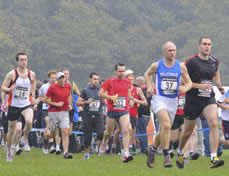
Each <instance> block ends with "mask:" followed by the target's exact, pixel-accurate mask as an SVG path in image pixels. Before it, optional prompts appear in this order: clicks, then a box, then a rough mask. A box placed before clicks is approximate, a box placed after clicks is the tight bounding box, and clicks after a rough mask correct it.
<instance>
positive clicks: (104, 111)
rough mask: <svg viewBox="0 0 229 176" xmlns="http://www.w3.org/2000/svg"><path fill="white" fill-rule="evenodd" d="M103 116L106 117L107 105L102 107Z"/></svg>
mask: <svg viewBox="0 0 229 176" xmlns="http://www.w3.org/2000/svg"><path fill="white" fill-rule="evenodd" d="M102 112H103V115H107V105H103V106H102Z"/></svg>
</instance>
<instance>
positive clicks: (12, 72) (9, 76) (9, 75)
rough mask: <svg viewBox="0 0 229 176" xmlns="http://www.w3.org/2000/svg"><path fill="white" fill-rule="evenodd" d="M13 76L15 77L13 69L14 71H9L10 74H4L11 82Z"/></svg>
mask: <svg viewBox="0 0 229 176" xmlns="http://www.w3.org/2000/svg"><path fill="white" fill-rule="evenodd" d="M15 76H16V72H15V69H14V70H11V71H10V72H8V73H7V74H6V77H7V78H10V79H12V80H13V79H14V78H15Z"/></svg>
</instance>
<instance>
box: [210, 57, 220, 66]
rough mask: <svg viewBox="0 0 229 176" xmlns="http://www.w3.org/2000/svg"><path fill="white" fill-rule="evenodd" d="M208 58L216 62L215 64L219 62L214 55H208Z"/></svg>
mask: <svg viewBox="0 0 229 176" xmlns="http://www.w3.org/2000/svg"><path fill="white" fill-rule="evenodd" d="M209 59H210V61H211V62H214V63H216V64H219V60H218V59H216V58H215V57H213V56H210V57H209Z"/></svg>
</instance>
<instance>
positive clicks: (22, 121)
mask: <svg viewBox="0 0 229 176" xmlns="http://www.w3.org/2000/svg"><path fill="white" fill-rule="evenodd" d="M17 122H20V123H21V124H22V128H21V130H23V129H24V127H25V118H24V117H23V116H22V115H20V117H19V118H18V120H17Z"/></svg>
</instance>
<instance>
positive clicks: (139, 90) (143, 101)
mask: <svg viewBox="0 0 229 176" xmlns="http://www.w3.org/2000/svg"><path fill="white" fill-rule="evenodd" d="M137 92H138V96H139V98H140V100H138V99H136V98H134V102H135V103H138V104H141V105H144V106H147V105H148V103H147V101H146V98H145V96H144V94H143V92H142V89H141V88H139V87H138V88H137Z"/></svg>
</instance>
